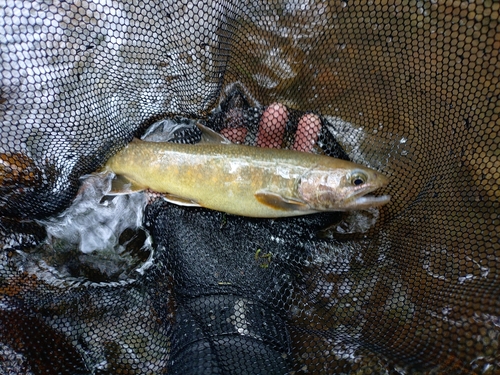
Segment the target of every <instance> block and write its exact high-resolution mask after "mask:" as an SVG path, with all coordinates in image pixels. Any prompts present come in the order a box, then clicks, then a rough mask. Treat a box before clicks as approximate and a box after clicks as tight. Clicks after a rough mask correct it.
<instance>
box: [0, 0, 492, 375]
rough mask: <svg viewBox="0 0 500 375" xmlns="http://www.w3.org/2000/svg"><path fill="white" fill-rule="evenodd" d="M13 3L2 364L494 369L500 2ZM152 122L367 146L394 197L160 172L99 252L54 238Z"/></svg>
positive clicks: (339, 151)
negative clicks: (283, 214)
mask: <svg viewBox="0 0 500 375" xmlns="http://www.w3.org/2000/svg"><path fill="white" fill-rule="evenodd" d="M0 4H1V7H0V15H1V18H0V25H1V28H0V30H1V33H0V53H1V59H0V64H1V71H0V78H1V87H0V95H1V96H0V108H1V111H0V117H1V138H0V246H1V253H0V373H2V374H166V373H169V374H305V373H310V374H397V373H399V374H403V373H418V374H441V373H443V374H445V373H446V374H499V373H500V354H499V335H500V283H499V268H500V267H499V261H500V246H499V237H498V229H499V214H500V207H499V198H500V189H499V181H500V172H499V169H500V168H499V167H500V162H499V155H500V152H499V148H498V144H499V143H500V135H499V133H500V125H499V124H500V120H499V113H500V86H499V82H498V81H499V75H500V62H499V57H498V56H499V52H500V24H499V11H500V5H499V3H498V2H495V1H491V0H471V1H445V0H434V1H406V0H372V1H364V0H358V1H351V0H348V1H337V0H332V1H329V2H323V1H319V0H318V1H316V0H289V1H286V0H282V1H265V2H257V1H255V2H251V1H249V0H246V1H222V0H219V1H207V2H190V1H188V0H179V1H174V0H168V1H159V0H153V1H148V2H139V1H135V0H123V1H113V0H95V1H85V0H78V1H76V0H75V1H50V0H37V1H10V0H3V1H1V0H0ZM160 120H163V121H173V122H176V123H187V124H189V123H191V122H193V121H202V122H203V123H204V124H205V125H207V126H208V127H211V128H213V129H214V130H216V131H218V132H220V133H221V134H223V135H224V136H226V137H227V138H229V139H230V140H232V141H233V142H236V143H245V144H249V145H253V146H257V147H276V148H291V149H296V150H300V151H307V152H316V153H324V154H326V155H330V156H333V157H337V158H342V159H349V160H352V161H354V162H356V163H359V164H362V165H366V166H369V167H371V168H373V169H377V170H379V171H381V172H382V173H383V174H384V175H386V176H388V177H389V178H390V184H389V185H388V187H386V188H384V189H382V190H381V191H379V192H380V193H386V194H390V195H391V202H390V203H389V204H388V205H386V206H383V207H381V208H379V209H372V210H368V211H366V212H352V213H324V214H315V215H310V216H304V217H295V218H287V219H277V220H271V219H250V218H244V217H238V216H232V215H228V214H224V213H221V212H216V211H210V210H207V209H201V208H192V207H180V206H176V205H172V204H170V203H167V202H165V201H163V200H161V199H155V196H154V194H152V193H150V195H149V196H148V197H147V198H137V197H135V195H130V196H125V197H122V199H123V201H121V202H122V203H120V204H122V205H123V208H124V211H122V212H123V213H124V214H123V215H119V216H127V215H128V214H126V213H127V212H130V211H133V210H132V209H128V207H132V206H133V207H141V210H142V208H144V210H143V211H144V215H143V216H141V215H139V216H137V217H136V218H132V219H131V221H134V220H136V221H137V220H139V221H140V223H141V225H137V226H133V225H125V224H124V225H122V226H121V227H120V230H119V233H118V234H117V237H118V238H117V244H116V245H114V246H112V247H111V248H107V249H106V251H98V250H93V251H90V250H89V251H82V249H81V247H78V246H75V245H74V243H68V242H67V241H66V242H65V241H62V240H57V238H56V237H55V236H54V235H49V234H50V233H52V232H50V230H49V229H48V228H50V226H47V224H46V223H47V220H49V221H50V220H52V219H51V218H54V217H58V215H59V216H60V215H61V213H62V212H64V210H66V209H68V208H69V207H72V206H73V205H75V204H76V203H75V202H80V201H84V200H85V196H87V195H91V194H92V192H93V191H95V190H99V187H98V186H97V187H96V185H95V184H94V185H91V184H89V183H88V180H85V181H87V182H82V180H81V179H80V178H81V177H82V176H84V175H87V174H90V173H92V172H95V171H97V170H98V169H99V168H100V167H102V165H104V164H105V162H106V160H107V159H108V158H109V157H110V156H111V155H113V154H114V153H116V152H118V151H119V150H120V149H121V148H123V147H124V146H125V145H126V144H127V143H128V142H130V141H131V140H132V138H133V137H134V136H136V137H137V136H141V135H142V134H143V132H144V131H145V130H146V129H147V128H148V127H149V126H150V125H151V124H154V123H156V122H157V121H160ZM184 135H185V134H184ZM188 138H189V137H188ZM194 138H196V137H195V136H193V139H194ZM195 141H196V140H190V139H188V142H195ZM200 188H203V187H202V182H201V185H200ZM86 194H87V195H86ZM75 197H76V198H75ZM138 201H140V202H139V203H137V202H138ZM98 204H99V205H101V206H106V207H108V206H110V205H113V204H117V203H116V201H115V200H113V198H109V197H106V196H104V197H102V200H100V201H99V202H98ZM90 211H92V210H90ZM77 216H78V218H81V217H82V216H84V217H89V216H90V218H91V221H90V222H89V223H88V224H87V227H88V230H89V232H88V233H92V234H88V235H86V236H85V237H86V239H87V240H89V239H90V238H91V237H92V236H95V237H96V238H97V239H98V241H99V238H100V237H99V233H100V232H99V231H100V230H101V229H102V227H103V226H105V225H106V224H103V223H102V222H101V221H100V220H101V219H100V218H99V216H96V217H94V216H91V213H89V209H86V210H85V209H82V211H81V212H80V214H79V215H77ZM115 216H116V215H115ZM137 218H138V219H137ZM44 220H45V221H44ZM75 220H76V219H75ZM75 220H73V221H75ZM79 220H80V219H79ZM110 220H111V218H110ZM48 232H50V233H49V234H48ZM95 233H97V234H95ZM92 238H93V237H92ZM117 249H119V250H117Z"/></svg>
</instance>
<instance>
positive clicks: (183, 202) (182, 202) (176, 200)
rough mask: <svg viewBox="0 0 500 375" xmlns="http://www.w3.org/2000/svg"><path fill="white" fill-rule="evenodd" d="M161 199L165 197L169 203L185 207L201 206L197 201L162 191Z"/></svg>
mask: <svg viewBox="0 0 500 375" xmlns="http://www.w3.org/2000/svg"><path fill="white" fill-rule="evenodd" d="M162 197H163V199H165V200H166V201H167V202H169V203H173V204H176V205H178V206H185V207H201V206H200V205H199V204H198V203H197V202H195V201H193V200H191V199H186V198H182V197H179V196H177V195H173V194H168V193H163V194H162Z"/></svg>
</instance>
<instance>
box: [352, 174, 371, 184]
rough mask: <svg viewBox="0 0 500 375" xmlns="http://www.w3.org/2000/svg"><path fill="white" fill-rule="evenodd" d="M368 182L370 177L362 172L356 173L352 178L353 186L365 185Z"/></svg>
mask: <svg viewBox="0 0 500 375" xmlns="http://www.w3.org/2000/svg"><path fill="white" fill-rule="evenodd" d="M366 180H368V177H367V176H366V174H364V173H361V172H356V173H354V174H353V175H352V176H351V184H353V185H354V186H360V185H363V184H364V183H365V182H366Z"/></svg>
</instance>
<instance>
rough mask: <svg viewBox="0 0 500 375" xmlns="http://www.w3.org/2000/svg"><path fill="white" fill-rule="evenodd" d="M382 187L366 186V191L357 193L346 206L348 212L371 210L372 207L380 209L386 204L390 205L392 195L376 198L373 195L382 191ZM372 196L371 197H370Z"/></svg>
mask: <svg viewBox="0 0 500 375" xmlns="http://www.w3.org/2000/svg"><path fill="white" fill-rule="evenodd" d="M380 188H381V186H372V187H369V188H367V186H364V189H363V190H361V191H359V192H357V193H356V194H355V195H354V196H353V197H352V198H351V199H350V200H349V202H348V203H347V205H346V206H345V209H346V210H360V209H365V208H371V207H379V206H383V205H384V204H387V203H389V201H390V200H391V196H390V195H381V196H375V195H371V194H370V193H372V192H373V191H375V190H377V189H380ZM368 194H370V195H368Z"/></svg>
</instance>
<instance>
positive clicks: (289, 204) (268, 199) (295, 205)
mask: <svg viewBox="0 0 500 375" xmlns="http://www.w3.org/2000/svg"><path fill="white" fill-rule="evenodd" d="M255 198H256V199H257V200H258V201H259V202H260V203H262V204H264V205H266V206H269V207H271V208H274V209H275V210H283V211H307V210H310V208H309V206H308V205H307V204H306V203H305V202H302V201H299V200H296V199H293V198H286V197H283V196H281V195H279V194H276V193H273V192H270V191H267V190H259V191H258V192H256V193H255Z"/></svg>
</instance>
